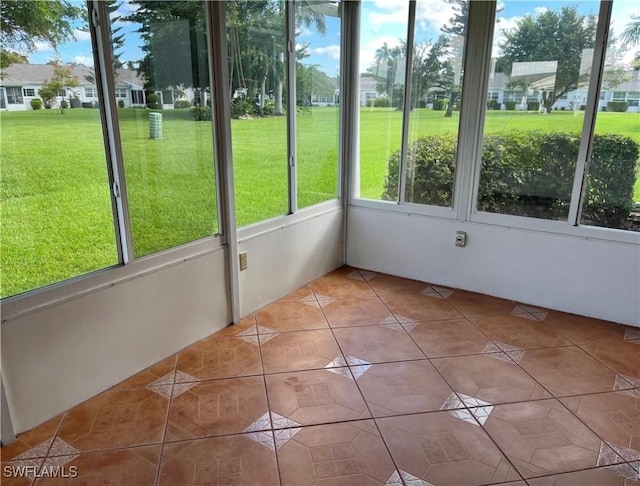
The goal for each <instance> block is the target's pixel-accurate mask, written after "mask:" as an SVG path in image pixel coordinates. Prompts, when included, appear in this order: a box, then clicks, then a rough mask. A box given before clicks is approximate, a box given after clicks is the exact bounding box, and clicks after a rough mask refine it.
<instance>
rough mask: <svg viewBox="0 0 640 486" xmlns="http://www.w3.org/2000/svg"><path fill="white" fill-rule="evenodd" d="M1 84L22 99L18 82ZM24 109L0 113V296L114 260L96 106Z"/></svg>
mask: <svg viewBox="0 0 640 486" xmlns="http://www.w3.org/2000/svg"><path fill="white" fill-rule="evenodd" d="M89 45H90V44H89ZM81 54H82V55H83V56H88V57H92V53H91V51H90V50H89V51H88V52H87V51H85V52H81ZM3 72H6V73H7V76H8V77H9V76H14V75H15V74H14V72H13V71H12V66H9V67H7V68H3ZM6 91H7V100H8V102H9V103H11V104H19V103H22V102H23V99H22V93H23V90H22V88H17V87H8V88H6ZM33 91H35V90H34V89H31V88H25V90H24V95H25V96H31V95H32V94H33V93H32V92H33ZM28 115H29V116H28V117H25V116H24V113H22V112H11V113H5V114H3V115H2V144H0V159H1V160H2V178H1V179H0V201H1V204H2V218H1V219H0V247H2V251H1V252H0V266H1V267H2V277H3V278H2V287H1V288H0V296H1V297H3V298H4V297H9V296H12V295H16V294H20V293H23V292H26V291H29V290H32V289H36V288H38V287H42V286H45V285H49V284H53V283H56V282H60V281H62V280H65V279H69V278H72V277H77V276H80V275H83V274H86V273H88V272H93V271H95V270H99V269H103V268H106V267H110V266H113V265H117V264H118V263H119V257H118V251H117V246H116V232H115V227H114V215H113V211H112V203H111V195H110V190H109V188H110V183H109V178H108V174H107V161H106V155H105V151H104V139H103V126H102V122H101V117H100V112H99V111H98V110H70V111H69V112H65V114H64V116H62V115H61V114H60V112H59V111H58V110H48V111H46V112H45V110H34V111H30V112H29V113H28ZM63 119H64V120H63ZM61 123H63V124H64V130H63V132H59V133H58V132H57V131H56V130H57V128H56V127H59V126H60V125H59V124H61Z"/></svg>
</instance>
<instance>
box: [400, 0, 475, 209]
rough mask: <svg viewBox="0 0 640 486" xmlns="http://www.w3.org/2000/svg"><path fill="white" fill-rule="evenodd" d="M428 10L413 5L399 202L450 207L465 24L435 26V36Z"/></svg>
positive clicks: (428, 5) (423, 0)
mask: <svg viewBox="0 0 640 486" xmlns="http://www.w3.org/2000/svg"><path fill="white" fill-rule="evenodd" d="M433 6H434V3H433V2H432V1H429V0H418V2H417V3H416V19H415V28H414V37H415V38H414V47H413V60H412V65H411V87H410V88H409V92H410V93H411V99H410V112H409V126H408V132H409V134H408V141H407V143H408V146H407V160H406V183H405V196H404V200H405V201H406V202H411V203H419V204H428V205H431V206H445V207H452V206H453V188H454V181H455V169H456V167H455V166H456V153H457V146H458V123H459V119H460V102H461V94H462V83H463V77H464V76H463V72H462V66H463V62H464V51H465V33H466V29H467V25H466V19H460V20H459V21H457V22H448V23H447V24H445V25H442V26H440V25H438V27H439V29H438V31H437V37H435V33H434V30H433V27H432V26H433V25H435V24H436V21H435V18H432V15H433V10H432V9H433ZM429 94H431V95H432V96H433V101H432V105H431V107H430V108H427V104H426V101H425V100H426V98H427V97H428V95H429ZM434 161H438V162H436V163H434ZM391 167H392V164H391V163H390V164H389V175H391V173H392V171H391ZM393 173H395V167H394V169H393ZM401 201H402V200H401Z"/></svg>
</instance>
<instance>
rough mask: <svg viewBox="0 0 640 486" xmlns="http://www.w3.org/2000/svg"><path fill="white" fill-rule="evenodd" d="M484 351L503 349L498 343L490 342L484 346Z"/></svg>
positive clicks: (494, 351)
mask: <svg viewBox="0 0 640 486" xmlns="http://www.w3.org/2000/svg"><path fill="white" fill-rule="evenodd" d="M482 352H483V353H501V352H502V349H500V348H499V347H498V345H497V344H495V343H489V344H487V345H486V346H485V347H484V349H483V350H482Z"/></svg>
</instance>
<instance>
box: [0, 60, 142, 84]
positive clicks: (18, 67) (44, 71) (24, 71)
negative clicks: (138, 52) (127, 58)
mask: <svg viewBox="0 0 640 486" xmlns="http://www.w3.org/2000/svg"><path fill="white" fill-rule="evenodd" d="M53 69H54V66H53V65H52V64H11V65H10V66H9V67H7V68H5V69H4V70H3V71H2V82H1V84H2V85H4V86H22V85H28V84H35V85H39V84H42V83H44V82H45V80H47V79H51V78H52V77H53ZM71 75H72V76H75V77H77V78H78V82H79V83H80V85H93V84H95V83H91V82H89V81H87V80H86V77H87V76H93V75H94V72H93V69H92V68H88V67H85V66H71ZM126 83H129V84H135V85H137V86H142V85H143V84H144V80H143V78H142V77H141V76H139V75H138V74H137V73H136V72H135V71H131V70H130V69H118V70H117V71H116V84H126Z"/></svg>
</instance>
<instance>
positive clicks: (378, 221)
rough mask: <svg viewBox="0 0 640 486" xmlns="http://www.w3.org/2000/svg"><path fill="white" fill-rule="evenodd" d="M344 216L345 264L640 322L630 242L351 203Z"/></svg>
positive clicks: (639, 271) (634, 250) (635, 250)
mask: <svg viewBox="0 0 640 486" xmlns="http://www.w3.org/2000/svg"><path fill="white" fill-rule="evenodd" d="M348 221H349V228H348V235H347V236H348V240H347V241H348V243H347V264H348V265H352V266H354V267H358V268H364V269H367V270H375V271H380V272H384V273H390V274H393V275H397V276H402V277H407V278H413V279H416V280H422V281H426V282H431V283H435V284H440V285H444V286H449V287H455V288H461V289H466V290H472V291H476V292H480V293H484V294H489V295H493V296H497V297H503V298H507V299H513V300H516V301H520V302H524V303H528V304H532V305H538V306H542V307H547V308H550V309H556V310H562V311H566V312H572V313H577V314H582V315H587V316H592V317H598V318H601V319H608V320H612V321H616V322H621V323H626V324H630V325H634V326H640V297H639V296H640V246H638V245H634V244H622V243H612V242H607V241H602V240H594V239H586V238H583V237H575V236H567V235H556V234H550V233H542V232H535V231H528V230H518V229H513V228H507V227H499V226H493V225H487V224H479V223H469V222H467V223H464V224H463V223H460V222H459V221H451V220H444V219H435V218H429V217H422V216H416V215H407V214H401V213H391V212H388V211H380V210H375V209H365V208H359V207H350V208H349V213H348ZM456 230H464V231H466V232H467V246H466V247H465V248H458V247H456V246H454V243H453V240H454V235H455V232H456Z"/></svg>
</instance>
